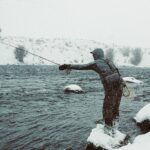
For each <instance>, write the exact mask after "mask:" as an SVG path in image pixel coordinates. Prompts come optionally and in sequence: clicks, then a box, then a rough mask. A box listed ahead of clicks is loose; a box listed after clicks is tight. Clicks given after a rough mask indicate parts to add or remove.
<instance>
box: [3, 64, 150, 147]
mask: <svg viewBox="0 0 150 150" xmlns="http://www.w3.org/2000/svg"><path fill="white" fill-rule="evenodd" d="M120 70H121V73H122V74H123V76H134V77H136V78H137V79H140V80H142V81H144V84H142V85H136V84H130V85H129V86H130V87H131V89H132V93H133V94H132V96H131V97H130V98H125V97H123V98H122V102H121V106H120V126H119V130H120V131H122V132H123V133H128V134H129V135H130V136H131V139H132V138H134V137H135V136H136V135H138V134H140V133H141V132H140V130H139V128H138V127H137V126H136V124H135V123H134V121H133V120H132V118H133V117H134V115H135V114H136V113H137V112H138V110H139V109H140V108H142V107H143V106H144V105H146V104H147V103H149V102H150V79H149V75H150V69H148V68H147V69H146V68H143V69H142V68H121V69H120ZM69 84H78V85H80V86H81V87H82V88H83V89H84V91H85V93H83V94H73V93H72V94H65V93H64V92H63V88H64V86H66V85H69ZM0 87H1V88H0V149H1V150H34V149H37V150H65V149H66V148H67V147H72V148H73V150H84V149H85V147H86V140H87V138H88V136H89V134H90V132H91V130H92V128H95V127H96V122H97V121H98V120H101V119H102V114H101V110H102V104H103V88H102V85H101V84H100V81H99V77H98V76H97V74H96V73H94V72H92V71H88V72H87V71H72V72H71V74H69V75H67V74H66V73H65V72H59V70H58V68H56V67H50V66H9V65H8V66H0Z"/></svg>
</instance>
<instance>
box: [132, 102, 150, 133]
mask: <svg viewBox="0 0 150 150" xmlns="http://www.w3.org/2000/svg"><path fill="white" fill-rule="evenodd" d="M134 119H135V121H136V123H137V125H138V126H139V127H140V128H141V129H142V130H143V131H144V132H149V131H150V104H147V105H146V106H144V107H143V108H142V109H141V110H140V111H139V112H138V113H137V114H136V116H135V117H134Z"/></svg>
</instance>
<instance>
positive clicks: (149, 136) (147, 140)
mask: <svg viewBox="0 0 150 150" xmlns="http://www.w3.org/2000/svg"><path fill="white" fill-rule="evenodd" d="M149 149H150V132H148V133H146V134H143V135H139V136H137V137H136V138H135V139H134V141H133V143H132V144H130V143H129V144H128V145H126V146H123V147H121V148H118V149H113V150H149Z"/></svg>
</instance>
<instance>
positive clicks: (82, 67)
mask: <svg viewBox="0 0 150 150" xmlns="http://www.w3.org/2000/svg"><path fill="white" fill-rule="evenodd" d="M94 64H95V62H92V63H88V64H63V65H60V66H59V70H65V69H74V70H92V69H93V65H94Z"/></svg>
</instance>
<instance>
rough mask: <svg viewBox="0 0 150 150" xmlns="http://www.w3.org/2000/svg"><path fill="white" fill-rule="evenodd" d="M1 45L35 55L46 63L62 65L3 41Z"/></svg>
mask: <svg viewBox="0 0 150 150" xmlns="http://www.w3.org/2000/svg"><path fill="white" fill-rule="evenodd" d="M0 43H1V44H4V45H7V46H10V47H13V48H17V49H19V50H22V51H25V52H27V53H29V54H31V55H33V56H36V57H39V58H41V59H43V60H46V61H48V62H51V63H53V64H55V65H58V66H60V64H58V63H56V62H54V61H52V60H49V59H47V58H44V57H42V56H39V55H37V54H34V53H31V52H30V51H28V50H26V49H21V48H18V47H16V46H14V45H12V44H9V43H5V42H2V41H0Z"/></svg>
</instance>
